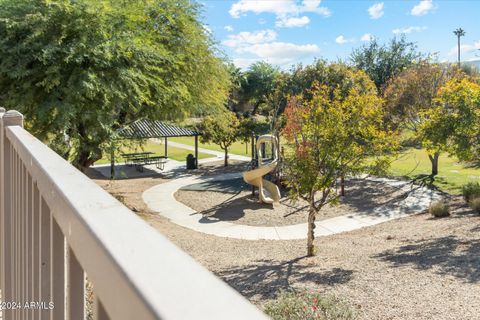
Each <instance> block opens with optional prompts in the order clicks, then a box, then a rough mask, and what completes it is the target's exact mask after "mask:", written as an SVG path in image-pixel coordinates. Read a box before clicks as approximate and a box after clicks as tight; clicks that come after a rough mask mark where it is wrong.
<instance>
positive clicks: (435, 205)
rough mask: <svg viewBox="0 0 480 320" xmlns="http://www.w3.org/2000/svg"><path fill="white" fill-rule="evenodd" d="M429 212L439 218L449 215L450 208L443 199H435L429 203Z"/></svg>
mask: <svg viewBox="0 0 480 320" xmlns="http://www.w3.org/2000/svg"><path fill="white" fill-rule="evenodd" d="M428 211H429V212H430V214H431V215H432V216H434V217H437V218H441V217H446V216H449V215H450V208H449V207H448V204H447V203H446V202H445V201H435V202H432V204H430V208H429V209H428Z"/></svg>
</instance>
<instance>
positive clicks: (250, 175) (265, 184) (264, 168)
mask: <svg viewBox="0 0 480 320" xmlns="http://www.w3.org/2000/svg"><path fill="white" fill-rule="evenodd" d="M267 140H270V141H272V142H273V146H274V152H273V155H274V157H273V160H271V161H269V162H267V163H263V161H262V159H263V156H262V153H261V148H260V146H261V144H262V143H265V141H267ZM276 141H277V140H276V138H275V137H274V136H271V135H264V136H261V137H259V139H258V141H257V154H258V158H259V167H258V168H257V169H253V170H250V171H246V172H244V173H243V180H245V182H246V183H248V184H251V185H253V186H255V187H257V188H258V191H259V192H258V193H259V196H260V201H261V202H264V203H273V202H276V203H278V202H279V201H280V190H279V189H278V187H277V185H276V184H274V183H272V182H270V181H268V180H265V179H263V176H265V175H266V174H268V173H270V172H271V171H273V170H275V168H276V167H277V164H278V146H277V143H276ZM265 190H266V191H267V192H268V196H267V195H266V194H265Z"/></svg>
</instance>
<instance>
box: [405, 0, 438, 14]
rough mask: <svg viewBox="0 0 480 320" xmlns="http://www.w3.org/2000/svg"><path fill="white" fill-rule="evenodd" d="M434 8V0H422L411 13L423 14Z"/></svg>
mask: <svg viewBox="0 0 480 320" xmlns="http://www.w3.org/2000/svg"><path fill="white" fill-rule="evenodd" d="M431 10H433V1H432V0H421V1H420V3H419V4H417V5H416V6H414V7H413V8H412V11H410V14H411V15H412V16H423V15H426V14H427V13H428V12H430V11H431Z"/></svg>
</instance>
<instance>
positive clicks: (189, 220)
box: [142, 173, 440, 240]
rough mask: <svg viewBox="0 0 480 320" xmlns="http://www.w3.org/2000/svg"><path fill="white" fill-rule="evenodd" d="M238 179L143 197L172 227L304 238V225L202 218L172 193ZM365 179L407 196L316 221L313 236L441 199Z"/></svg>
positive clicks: (186, 181) (185, 180) (192, 179)
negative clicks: (365, 210)
mask: <svg viewBox="0 0 480 320" xmlns="http://www.w3.org/2000/svg"><path fill="white" fill-rule="evenodd" d="M239 177H241V173H230V174H225V175H221V176H220V175H219V176H210V177H201V176H187V177H182V178H179V179H175V180H172V181H169V182H166V183H162V184H159V185H157V186H154V187H152V188H150V189H148V190H146V191H145V192H144V193H143V195H142V197H143V200H144V201H145V203H146V204H147V206H148V207H149V208H150V209H151V210H152V211H156V212H158V213H159V214H161V215H162V216H164V217H166V218H168V219H170V220H171V221H172V222H173V223H175V224H178V225H180V226H183V227H185V228H189V229H192V230H195V231H198V232H203V233H206V234H210V235H215V236H219V237H227V238H235V239H244V240H262V239H263V240H293V239H305V238H306V235H307V224H306V223H301V224H295V225H289V226H278V227H258V226H247V225H240V224H235V223H231V222H225V221H220V220H217V219H212V218H207V217H203V216H202V215H201V214H198V213H197V212H196V211H195V210H193V209H192V208H190V207H187V206H186V205H184V204H182V203H180V202H178V201H177V200H176V199H175V197H174V194H175V192H177V190H178V189H180V188H181V187H183V186H187V185H190V184H194V183H199V182H206V181H220V180H229V179H234V178H239ZM368 179H369V180H370V181H376V182H380V183H385V184H388V185H390V186H394V187H397V188H400V189H402V190H403V191H405V193H407V192H408V196H407V197H406V198H405V199H403V200H401V201H398V202H397V203H396V205H395V206H394V207H392V206H388V205H383V206H379V207H377V208H376V209H375V210H373V211H372V212H369V213H352V214H348V215H344V216H339V217H334V218H330V219H326V220H322V221H317V222H316V223H315V225H316V229H315V236H317V237H318V236H326V235H331V234H335V233H340V232H345V231H350V230H355V229H359V228H363V227H366V226H371V225H375V224H378V223H381V222H385V221H389V220H392V219H398V218H402V217H406V216H408V215H411V214H415V213H418V212H422V211H424V210H426V209H427V208H428V206H429V205H430V202H431V201H434V200H437V199H440V195H439V194H438V193H436V192H435V191H432V190H429V189H427V188H424V187H418V186H413V187H412V185H411V184H410V183H408V182H405V181H398V180H393V179H386V178H368Z"/></svg>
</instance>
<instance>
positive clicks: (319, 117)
mask: <svg viewBox="0 0 480 320" xmlns="http://www.w3.org/2000/svg"><path fill="white" fill-rule="evenodd" d="M352 72H353V74H354V77H353V78H352V81H353V82H355V81H365V78H367V77H366V75H365V74H363V72H358V71H357V72H355V71H352ZM355 76H356V77H355ZM366 80H367V81H366V82H365V85H366V86H367V87H368V90H366V91H365V92H362V91H361V90H359V89H357V88H355V87H352V88H350V89H349V90H348V91H347V92H342V89H341V87H340V86H338V85H331V86H327V85H325V84H319V83H318V82H315V83H314V84H313V86H312V88H311V90H310V91H309V92H308V94H307V95H298V96H296V97H293V98H292V99H290V101H289V104H288V106H287V108H286V109H285V117H286V126H285V128H284V130H283V134H284V136H285V137H286V140H287V147H286V150H287V152H286V155H285V170H284V173H285V181H286V183H287V185H288V187H289V188H290V196H291V197H292V198H293V199H298V198H301V199H304V200H305V201H307V202H308V204H309V214H308V233H307V255H308V256H312V255H314V244H313V241H314V228H315V217H316V215H317V214H318V213H319V212H320V210H321V209H322V207H324V206H325V205H326V204H328V203H332V202H335V201H336V200H337V199H338V197H339V194H337V193H336V190H335V185H336V183H337V181H338V180H339V179H341V178H342V177H345V176H348V175H353V176H355V175H359V174H362V173H373V172H380V171H383V170H385V168H386V167H387V164H388V161H387V159H388V158H387V157H386V156H384V154H385V153H387V152H389V151H391V150H392V149H393V146H394V144H395V142H394V139H393V135H392V134H391V133H390V132H387V131H384V127H383V123H382V117H383V114H382V113H383V108H382V100H381V99H380V98H378V97H377V94H376V89H375V86H374V84H373V83H372V82H371V81H370V80H368V78H367V79H366Z"/></svg>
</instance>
